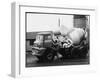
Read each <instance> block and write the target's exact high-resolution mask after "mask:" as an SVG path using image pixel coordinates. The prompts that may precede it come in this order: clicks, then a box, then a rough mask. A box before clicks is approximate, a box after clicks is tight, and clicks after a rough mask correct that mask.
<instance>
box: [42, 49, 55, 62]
mask: <svg viewBox="0 0 100 80" xmlns="http://www.w3.org/2000/svg"><path fill="white" fill-rule="evenodd" d="M55 55H56V51H54V50H53V49H51V48H47V49H46V51H45V52H44V54H43V55H42V56H43V61H44V62H52V61H53V60H54V57H55Z"/></svg>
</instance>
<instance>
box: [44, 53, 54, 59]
mask: <svg viewBox="0 0 100 80" xmlns="http://www.w3.org/2000/svg"><path fill="white" fill-rule="evenodd" d="M46 58H47V60H48V61H53V59H54V55H53V53H48V54H47V55H46Z"/></svg>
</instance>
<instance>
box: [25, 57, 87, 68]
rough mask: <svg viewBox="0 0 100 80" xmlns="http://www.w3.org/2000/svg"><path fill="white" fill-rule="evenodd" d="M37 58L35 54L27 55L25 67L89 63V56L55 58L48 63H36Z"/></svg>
mask: <svg viewBox="0 0 100 80" xmlns="http://www.w3.org/2000/svg"><path fill="white" fill-rule="evenodd" d="M37 61H38V58H37V57H36V56H28V57H27V60H26V67H40V66H58V65H83V64H89V58H83V59H65V60H60V59H59V60H55V61H53V62H49V63H37Z"/></svg>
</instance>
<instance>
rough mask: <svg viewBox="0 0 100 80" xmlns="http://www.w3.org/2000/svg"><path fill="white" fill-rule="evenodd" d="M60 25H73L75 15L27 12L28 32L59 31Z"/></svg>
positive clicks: (68, 26) (70, 26) (69, 26)
mask: <svg viewBox="0 0 100 80" xmlns="http://www.w3.org/2000/svg"><path fill="white" fill-rule="evenodd" d="M59 20H60V25H64V26H65V27H67V28H72V27H73V15H58V14H34V13H27V32H36V31H58V30H59V29H60V28H59Z"/></svg>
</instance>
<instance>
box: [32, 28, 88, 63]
mask: <svg viewBox="0 0 100 80" xmlns="http://www.w3.org/2000/svg"><path fill="white" fill-rule="evenodd" d="M88 50H89V44H88V43H87V42H86V37H85V33H84V31H83V30H80V29H75V30H72V31H70V32H69V33H68V34H66V35H64V34H61V32H58V33H54V32H52V31H51V32H40V33H37V36H36V40H35V42H34V45H33V48H32V55H35V56H37V57H38V58H39V61H41V62H52V61H54V60H55V56H56V57H57V59H59V58H62V59H70V58H80V57H86V55H87V53H88ZM58 54H61V55H62V57H59V56H58Z"/></svg>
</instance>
